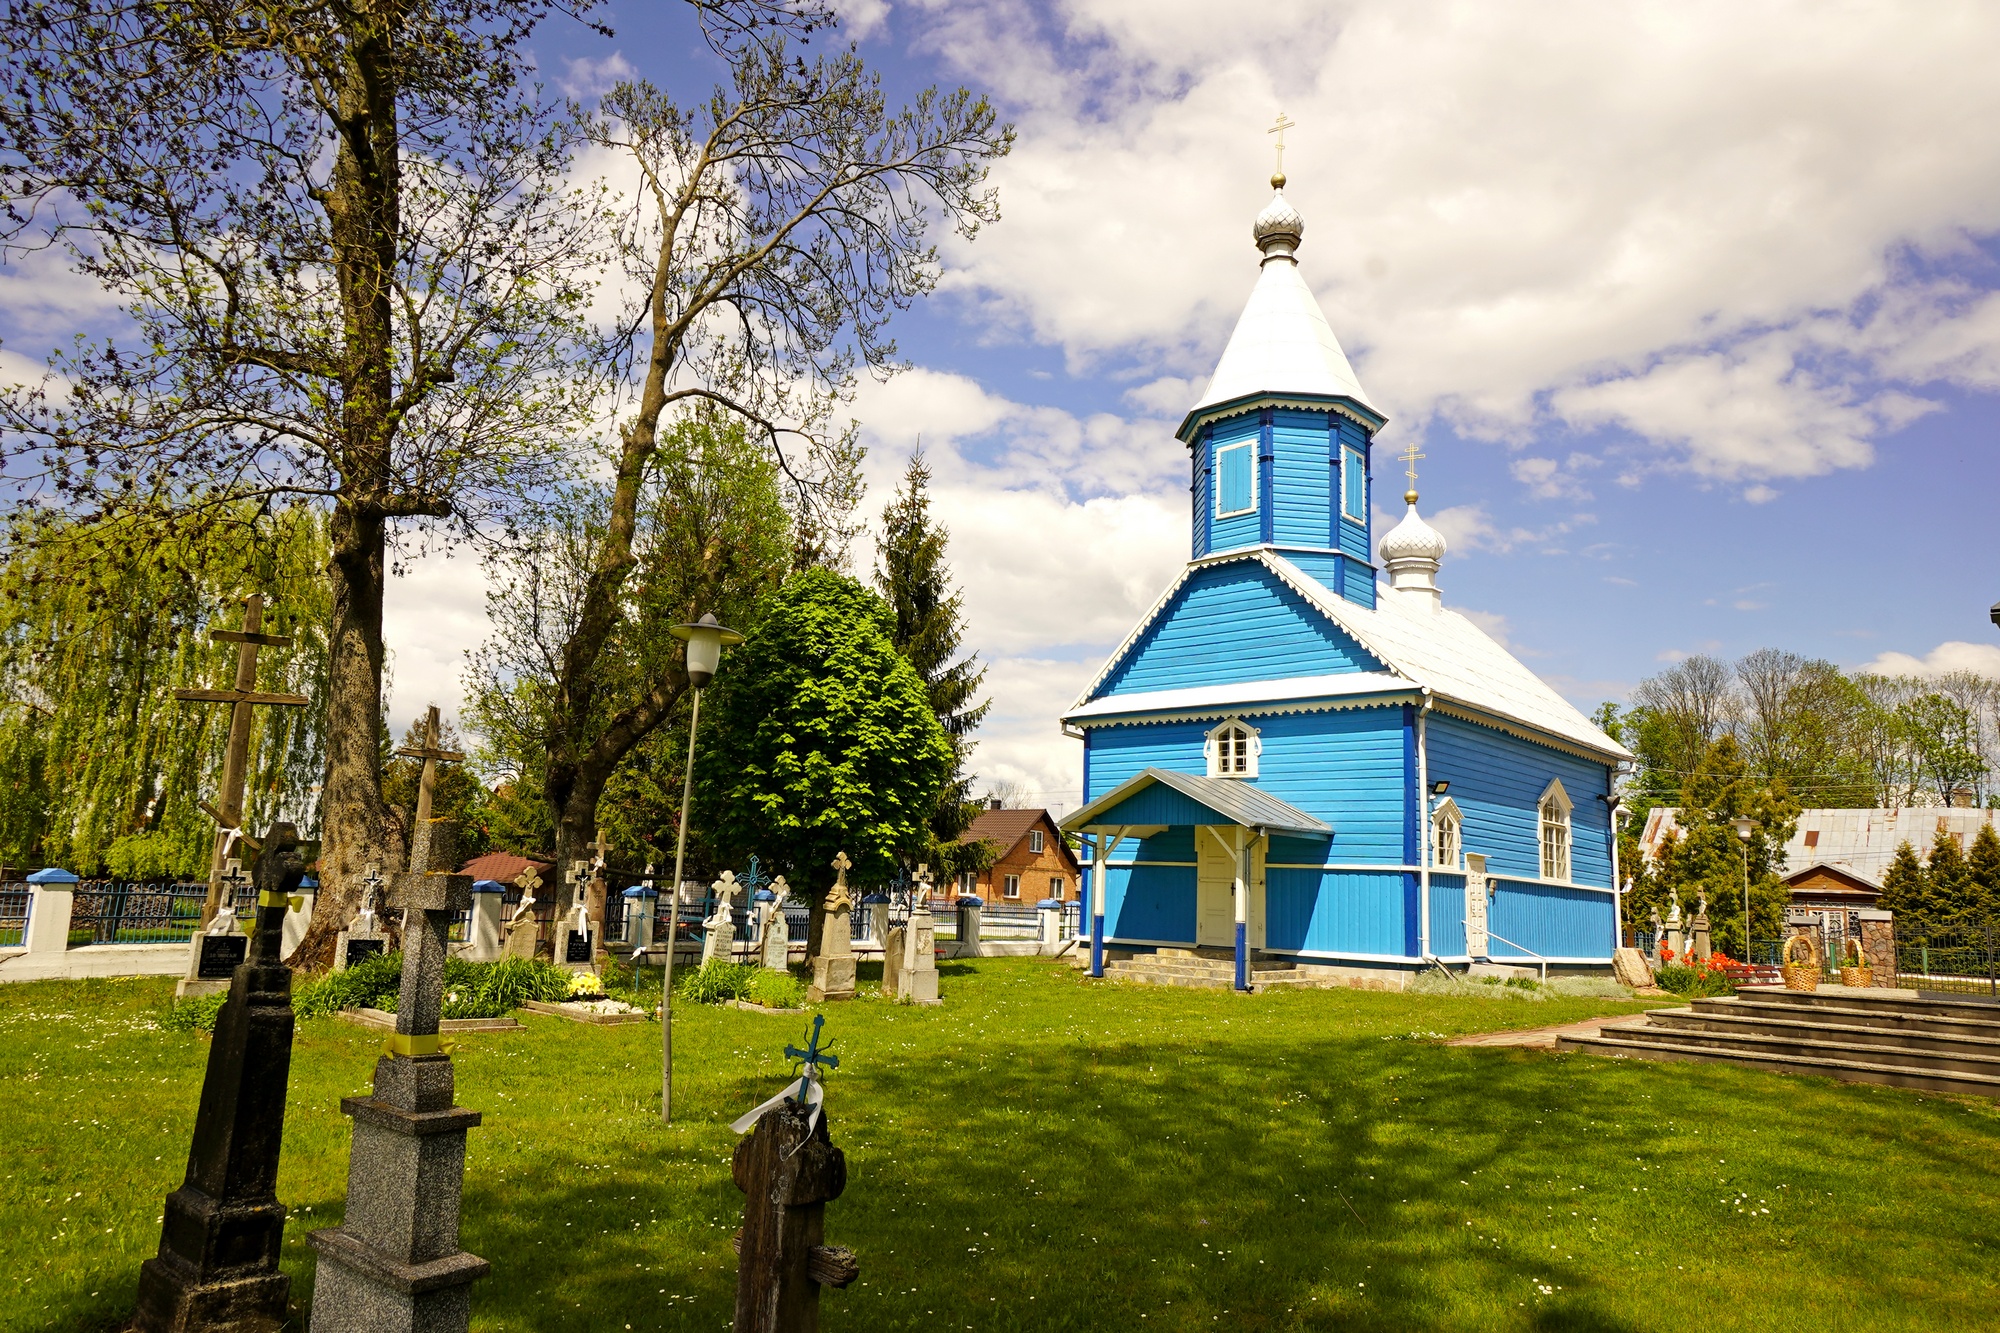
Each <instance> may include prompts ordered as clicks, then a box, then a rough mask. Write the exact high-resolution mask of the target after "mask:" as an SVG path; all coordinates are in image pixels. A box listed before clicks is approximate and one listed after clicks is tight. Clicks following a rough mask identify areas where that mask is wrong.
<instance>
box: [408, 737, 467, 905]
mask: <svg viewBox="0 0 2000 1333" xmlns="http://www.w3.org/2000/svg"><path fill="white" fill-rule="evenodd" d="M396 753H397V754H400V755H404V756H406V757H408V758H411V759H421V760H423V761H424V775H423V777H422V778H421V779H420V780H419V781H418V782H417V817H416V819H415V821H414V822H412V823H411V825H410V828H411V829H412V830H413V831H414V830H416V829H420V828H422V827H423V826H424V825H426V824H428V823H430V822H431V793H432V792H433V791H434V790H436V788H437V772H438V769H437V766H438V765H439V764H440V763H446V764H459V763H463V762H465V756H464V755H462V754H460V753H459V752H458V751H456V750H440V749H439V748H438V709H437V705H436V704H432V705H431V707H430V711H429V712H428V713H425V714H424V743H423V744H422V745H405V746H404V747H402V748H401V749H400V750H397V751H396ZM423 868H424V869H429V867H428V866H426V867H423ZM410 869H412V870H416V869H418V867H416V866H411V867H410Z"/></svg>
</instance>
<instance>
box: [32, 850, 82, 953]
mask: <svg viewBox="0 0 2000 1333" xmlns="http://www.w3.org/2000/svg"><path fill="white" fill-rule="evenodd" d="M28 883H29V884H30V885H32V886H33V889H32V893H33V896H32V897H31V898H30V899H29V900H28V925H27V928H26V929H25V930H23V931H22V932H21V944H22V945H23V946H24V947H25V948H26V949H27V950H28V952H29V953H62V952H64V951H66V950H67V949H68V948H69V921H70V913H71V912H72V910H74V908H75V905H76V876H75V875H74V874H72V873H71V872H69V871H67V870H59V869H57V868H56V867H54V866H50V867H49V868H48V869H46V870H37V871H36V872H35V873H34V874H32V875H30V876H28Z"/></svg>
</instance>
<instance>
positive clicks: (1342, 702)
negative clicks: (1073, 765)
mask: <svg viewBox="0 0 2000 1333" xmlns="http://www.w3.org/2000/svg"><path fill="white" fill-rule="evenodd" d="M1108 697H1112V698H1115V697H1116V696H1115V695H1113V696H1108ZM1421 698H1422V696H1421V695H1419V694H1416V693H1415V692H1413V691H1408V690H1403V691H1398V692H1397V693H1395V694H1372V695H1367V696H1364V697H1362V698H1358V699H1313V700H1308V701H1306V702H1303V703H1284V704H1276V703H1274V704H1232V705H1231V706H1229V707H1228V708H1195V709H1180V710H1176V711H1174V712H1170V713H1118V714H1108V715H1102V716H1098V717H1087V718H1073V719H1071V720H1070V725H1071V726H1073V727H1075V728H1077V730H1079V731H1088V730H1089V729H1090V728H1092V727H1147V726H1152V725H1153V724H1154V723H1158V722H1209V721H1213V720H1215V719H1218V718H1229V717H1283V716H1286V715H1288V714H1292V713H1348V712H1353V711H1355V710H1357V709H1362V708H1393V707H1398V706H1400V705H1402V704H1410V703H1416V702H1417V701H1418V700H1419V699H1421Z"/></svg>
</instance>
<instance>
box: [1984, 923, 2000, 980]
mask: <svg viewBox="0 0 2000 1333" xmlns="http://www.w3.org/2000/svg"><path fill="white" fill-rule="evenodd" d="M1986 993H1987V994H1988V995H2000V987H1996V986H1995V982H1994V976H1993V923H1992V922H1991V921H1988V922H1987V923H1986Z"/></svg>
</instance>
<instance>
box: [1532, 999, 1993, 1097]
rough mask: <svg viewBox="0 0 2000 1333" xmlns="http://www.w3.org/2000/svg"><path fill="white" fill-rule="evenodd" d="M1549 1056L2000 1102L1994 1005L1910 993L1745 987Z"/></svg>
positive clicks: (1610, 1028)
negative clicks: (1713, 1066)
mask: <svg viewBox="0 0 2000 1333" xmlns="http://www.w3.org/2000/svg"><path fill="white" fill-rule="evenodd" d="M1556 1047H1557V1049H1558V1050H1565V1051H1589V1052H1592V1053H1594V1054H1597V1055H1613V1056H1631V1057H1635V1058H1638V1059H1643V1060H1714V1061H1721V1062H1723V1063H1726V1064H1733V1065H1742V1066H1744V1067H1746V1068H1750V1069H1770V1070H1776V1071H1778V1072H1780V1073H1789V1074H1821V1075H1825V1076H1827V1077H1830V1078H1839V1079H1846V1080H1847V1081H1849V1082H1852V1083H1886V1084H1890V1085H1892V1086H1895V1087H1899V1088H1920V1089H1923V1090H1925V1091H1928V1092H1950V1093H1960V1094H1964V1095H1967V1096H1975V1097H1996V1098H2000V1005H1994V1004H1990V1003H1981V1002H1979V1001H1977V1000H1972V999H1955V998H1954V999H1923V998H1919V997H1918V996H1917V994H1916V992H1914V991H1891V992H1884V991H1880V990H1862V989H1859V988H1850V987H1845V986H1833V987H1827V988H1824V989H1821V990H1819V991H1812V992H1803V991H1788V990H1785V989H1783V988H1782V987H1763V986H1744V987H1741V988H1739V989H1738V990H1737V992H1736V994H1735V995H1733V996H1726V997H1720V998H1715V999H1705V1000H1694V1001H1691V1002H1690V1003H1689V1005H1688V1007H1687V1008H1685V1009H1655V1010H1653V1011H1652V1012H1651V1013H1648V1014H1646V1015H1645V1016H1644V1017H1643V1018H1641V1019H1639V1020H1637V1021H1634V1022H1629V1023H1609V1024H1606V1025H1605V1026H1604V1027H1603V1028H1602V1029H1601V1030H1600V1031H1598V1032H1597V1033H1596V1034H1595V1035H1588V1034H1573V1035H1565V1036H1562V1037H1560V1038H1558V1039H1557V1042H1556Z"/></svg>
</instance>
